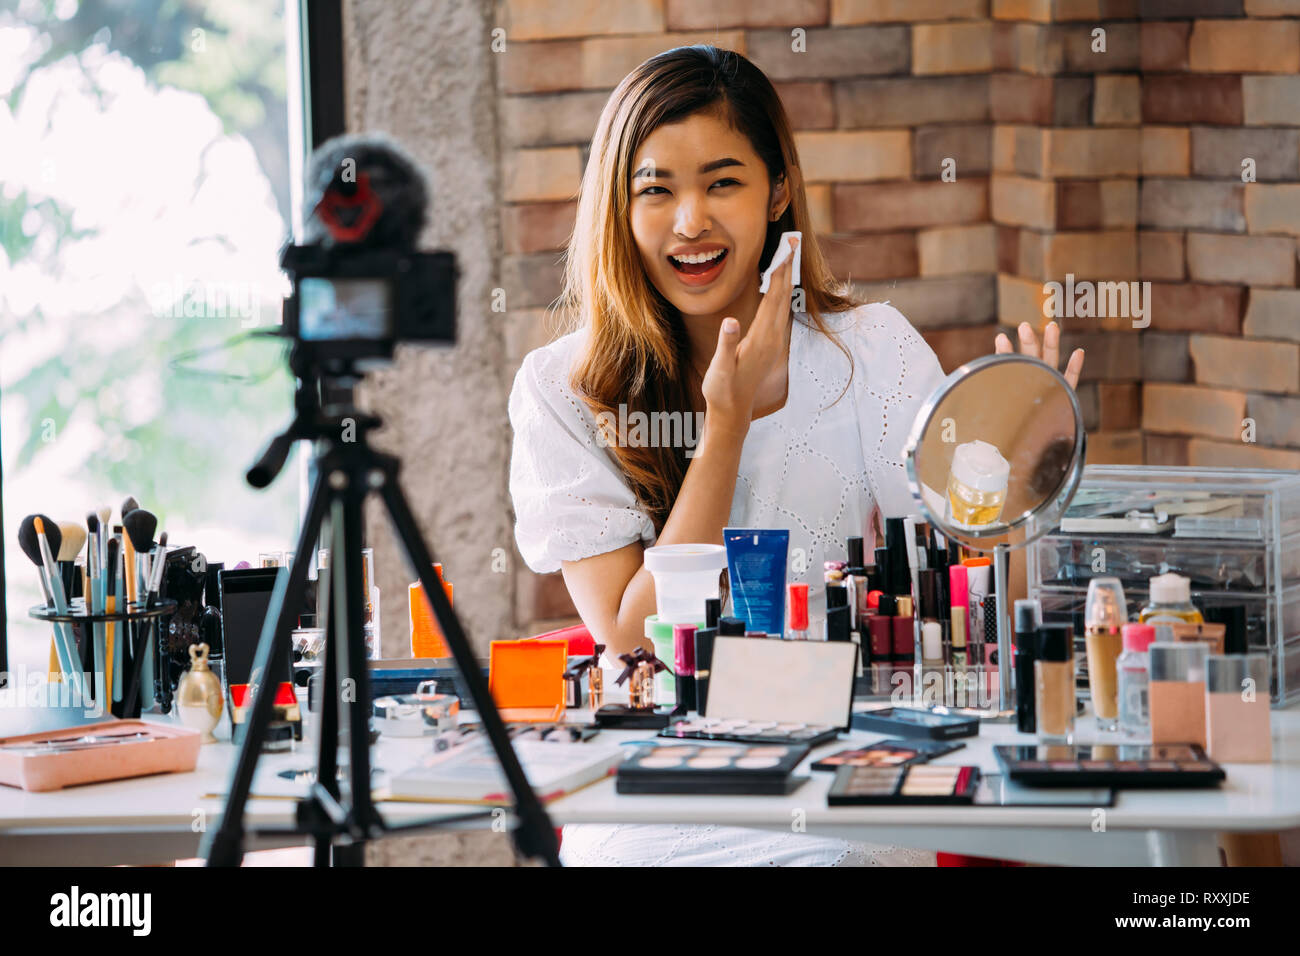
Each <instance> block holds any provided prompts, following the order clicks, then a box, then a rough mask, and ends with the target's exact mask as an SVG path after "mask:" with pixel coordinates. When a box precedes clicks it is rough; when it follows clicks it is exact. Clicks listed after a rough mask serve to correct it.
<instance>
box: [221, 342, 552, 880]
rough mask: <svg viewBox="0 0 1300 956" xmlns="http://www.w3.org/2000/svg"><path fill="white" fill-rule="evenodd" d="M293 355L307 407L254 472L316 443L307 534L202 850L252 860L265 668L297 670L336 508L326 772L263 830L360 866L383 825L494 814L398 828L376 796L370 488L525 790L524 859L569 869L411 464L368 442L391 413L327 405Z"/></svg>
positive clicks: (283, 581) (521, 814)
mask: <svg viewBox="0 0 1300 956" xmlns="http://www.w3.org/2000/svg"><path fill="white" fill-rule="evenodd" d="M290 363H291V366H292V367H293V369H294V371H295V373H297V375H298V377H299V379H300V385H299V388H298V391H297V395H296V397H295V404H296V406H297V415H296V417H295V419H294V421H293V423H292V424H291V425H290V426H289V428H288V429H287V430H286V431H285V432H284V433H283V434H281V435H278V436H276V437H275V439H273V440H272V442H271V444H270V445H269V446H268V448H267V450H266V453H265V454H264V455H263V456H262V458H261V459H260V460H259V461H258V463H257V464H256V465H254V466H253V468H251V469H250V470H249V472H248V480H249V483H250V484H252V485H254V486H255V487H265V486H266V485H268V484H270V482H271V481H272V480H273V479H274V478H275V476H276V475H277V474H278V473H279V471H280V469H281V468H282V467H283V466H284V462H285V459H286V458H287V457H288V453H289V450H290V449H291V448H292V447H293V444H294V442H296V441H299V440H303V439H305V440H310V441H312V442H314V443H316V445H315V447H316V459H315V464H316V478H315V481H314V482H313V485H312V491H311V497H310V500H309V503H308V505H307V514H306V517H305V518H304V520H303V525H302V532H301V533H300V535H299V537H298V547H297V551H296V552H295V553H296V554H297V555H298V560H296V561H294V563H293V566H292V568H290V570H289V574H288V576H287V578H286V577H284V576H282V577H281V578H280V581H279V583H278V584H277V586H276V590H275V593H274V594H273V595H272V598H271V606H270V608H269V610H268V611H267V615H266V621H265V623H264V625H263V627H262V636H261V640H260V641H259V643H258V647H257V658H256V660H255V661H254V663H253V670H252V675H253V676H252V679H251V683H253V684H254V688H252V691H253V692H252V701H253V702H252V708H251V712H250V713H249V716H248V721H247V730H246V734H245V737H244V740H243V743H242V745H241V747H240V750H239V757H238V760H237V761H236V763H235V768H234V771H233V773H232V774H231V778H230V787H229V790H228V796H227V800H226V808H225V811H224V812H223V814H222V817H221V824H220V826H219V827H216V828H215V829H213V830H210V831H209V833H208V837H207V839H206V841H205V844H204V848H203V856H204V857H205V858H206V859H207V863H208V865H209V866H238V865H239V863H240V861H241V860H242V859H243V852H244V851H243V841H244V835H245V832H244V826H243V820H244V806H245V804H246V802H247V800H248V795H249V788H250V786H251V784H252V780H253V773H254V771H255V770H256V767H257V760H258V756H259V753H260V751H261V748H262V744H263V741H264V740H265V738H266V730H267V726H268V724H269V723H270V720H271V713H272V701H273V700H274V699H275V692H276V687H275V686H274V681H268V680H259V675H266V674H279V673H283V672H284V670H285V669H286V668H287V667H288V663H289V656H290V632H291V631H292V629H293V628H294V626H295V617H296V615H297V612H298V609H299V608H301V607H302V604H303V596H304V592H305V590H306V584H307V565H308V556H309V555H311V554H312V553H313V551H314V549H315V546H316V543H317V541H318V540H319V539H320V535H321V525H322V522H323V521H324V519H325V514H326V509H327V508H328V510H329V516H330V530H329V535H330V538H329V540H330V544H331V550H330V556H331V560H330V567H329V574H330V578H331V580H330V581H328V582H325V581H322V582H321V586H322V587H324V586H326V585H327V584H328V588H329V591H328V593H329V607H328V610H327V613H326V624H325V627H326V647H327V651H326V654H325V673H324V684H323V687H322V692H321V713H320V733H319V737H320V741H319V742H320V751H319V755H318V758H317V772H316V781H315V783H314V784H313V785H312V790H311V795H310V796H309V797H307V798H305V799H303V800H301V801H299V803H298V811H297V823H296V824H295V825H290V826H288V827H263V828H259V830H258V832H261V833H275V834H280V835H283V834H302V835H310V836H311V837H312V838H313V841H314V845H315V865H316V866H327V865H329V864H330V862H331V850H334V851H335V852H336V857H335V862H344V861H346V862H350V863H356V864H359V863H360V862H361V855H362V852H363V851H364V844H365V841H366V840H369V839H374V838H376V837H379V836H381V835H382V834H384V833H389V834H392V833H397V832H410V831H416V830H424V829H434V828H437V827H441V826H446V825H448V824H450V823H453V822H457V821H458V820H463V819H472V818H477V817H481V816H482V815H483V814H482V813H475V814H470V815H468V816H467V817H460V818H456V820H448V819H442V820H429V821H419V822H416V823H410V824H401V825H396V826H394V825H390V824H386V823H385V822H384V820H383V818H382V817H381V816H380V814H379V811H378V810H377V809H376V808H375V806H374V804H373V802H372V801H371V796H370V742H369V728H370V719H369V709H370V683H369V675H368V672H367V665H366V653H365V641H364V637H363V613H364V612H363V608H362V603H361V594H362V567H361V561H362V555H361V546H362V541H361V528H362V504H363V502H364V501H365V498H366V495H367V494H369V493H370V492H371V491H376V492H378V493H379V494H380V495H381V496H382V497H383V500H384V503H385V505H386V506H387V510H388V514H389V517H390V518H391V519H392V521H393V526H394V528H395V530H396V532H397V536H398V538H399V539H400V540H401V542H402V546H403V548H404V549H405V551H406V555H407V557H408V558H409V559H410V560H411V561H412V562H413V564H414V565H415V570H416V573H417V575H418V576H419V578H420V582H421V584H422V585H423V586H424V593H425V595H426V596H427V597H428V599H429V602H430V604H431V605H432V607H433V613H434V616H435V617H436V618H437V621H438V625H439V627H441V628H442V633H443V635H444V637H445V638H446V641H447V644H448V646H449V647H450V648H451V651H452V655H453V656H454V658H455V661H456V666H457V668H458V669H459V670H460V673H461V675H462V677H463V679H464V682H465V688H466V689H467V690H468V693H469V696H470V698H471V699H472V700H473V702H474V704H475V706H476V707H477V709H478V713H479V718H480V720H481V721H482V723H483V728H484V730H485V731H486V732H487V736H488V739H489V740H490V742H491V744H492V748H493V750H494V751H495V752H496V755H497V758H498V760H499V761H500V763H501V769H502V771H503V773H504V774H505V777H506V782H507V783H508V785H509V787H510V790H511V792H512V793H513V794H514V798H515V814H516V816H517V818H518V824H517V827H516V829H515V833H514V838H515V845H516V847H517V848H518V850H519V852H520V853H521V854H522V855H523V856H524V857H527V858H540V859H541V860H543V861H544V862H545V863H547V864H549V865H552V866H558V865H559V848H558V846H557V843H556V839H555V831H554V829H552V826H551V822H550V819H549V817H548V816H547V814H546V811H545V809H544V808H543V807H542V804H541V801H539V800H538V799H537V796H536V794H534V792H533V789H532V787H531V786H529V783H528V779H527V777H525V776H524V772H523V769H522V768H521V767H520V765H519V761H518V758H517V757H516V756H515V752H514V750H513V748H512V747H511V746H510V740H509V737H508V736H507V735H506V728H505V724H504V723H503V722H502V720H501V715H500V713H499V712H498V711H497V708H496V705H495V703H494V702H493V700H492V697H491V695H490V694H489V692H488V687H487V682H486V681H485V680H484V679H483V675H482V673H481V672H480V670H479V666H478V664H477V662H476V661H475V660H474V655H473V652H472V651H471V649H470V645H469V642H468V640H467V639H466V637H465V633H464V631H462V630H461V626H460V621H459V619H458V618H457V616H456V613H455V611H453V610H452V607H451V604H450V602H449V601H448V600H447V596H446V594H444V593H443V589H442V585H441V584H440V583H439V582H438V580H437V577H436V575H435V574H434V571H433V561H434V559H433V555H432V553H431V552H430V550H429V548H428V547H427V546H426V544H425V542H424V539H423V538H422V537H421V535H420V532H419V529H418V528H417V526H416V523H415V519H414V516H413V515H412V514H411V510H410V508H409V507H408V506H407V503H406V497H405V496H404V495H403V494H402V491H401V488H400V487H399V485H398V482H397V472H398V469H399V467H400V463H399V461H398V459H397V458H395V457H393V456H391V455H384V454H381V453H379V452H376V451H375V450H374V449H373V448H371V447H370V445H369V443H368V436H369V432H370V430H371V429H373V428H377V427H378V426H379V425H380V420H379V419H378V418H375V417H374V416H370V415H366V414H363V413H361V412H358V411H357V410H356V409H354V408H352V407H350V406H349V407H343V408H331V409H328V410H327V411H326V412H322V411H321V410H320V407H319V404H318V402H317V400H316V398H315V395H316V390H317V385H316V377H315V375H314V374H313V373H312V370H311V369H310V368H308V367H307V366H308V365H309V364H310V360H309V359H307V358H306V357H305V356H304V355H303V350H302V348H301V347H300V346H296V347H295V348H294V349H293V351H292V354H291V357H290ZM348 682H350V683H348ZM340 753H342V755H343V756H344V758H345V760H346V763H345V764H344V765H343V766H342V767H340V765H339V758H340ZM340 770H342V771H343V772H342V773H340Z"/></svg>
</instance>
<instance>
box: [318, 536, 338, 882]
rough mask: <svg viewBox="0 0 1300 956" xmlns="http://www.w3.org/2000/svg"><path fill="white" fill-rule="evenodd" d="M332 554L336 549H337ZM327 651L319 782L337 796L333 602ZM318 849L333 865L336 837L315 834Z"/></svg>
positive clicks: (323, 582)
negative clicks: (332, 851)
mask: <svg viewBox="0 0 1300 956" xmlns="http://www.w3.org/2000/svg"><path fill="white" fill-rule="evenodd" d="M329 542H330V546H331V548H333V546H334V528H333V525H331V527H330V537H329ZM330 553H331V554H333V553H335V552H333V551H331V552H330ZM317 587H319V588H322V589H328V588H329V573H323V574H321V576H320V581H319V582H318V584H317ZM324 612H325V613H324V615H323V616H324V619H325V620H324V622H323V623H324V625H325V653H324V656H323V660H324V662H325V663H324V668H325V673H324V675H323V679H322V680H321V682H320V695H321V699H320V701H319V706H320V718H319V720H318V723H317V726H318V728H319V729H318V731H317V737H318V738H319V739H318V740H317V751H316V754H317V756H316V782H317V783H318V784H320V785H321V786H322V787H324V788H325V789H326V790H328V791H329V794H330V796H332V797H333V798H334V799H335V800H337V799H338V798H339V777H338V772H339V668H338V659H337V658H336V657H335V653H336V651H335V649H336V648H337V647H338V643H337V640H336V638H337V634H338V628H337V627H335V617H334V612H333V610H332V608H331V606H330V605H328V604H326V605H325V606H324ZM315 843H316V852H315V857H314V859H313V862H312V865H313V866H329V865H330V847H331V845H332V844H333V840H332V839H331V837H330V836H328V835H326V834H318V835H317V836H316V838H315Z"/></svg>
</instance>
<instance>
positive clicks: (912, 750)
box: [812, 740, 966, 770]
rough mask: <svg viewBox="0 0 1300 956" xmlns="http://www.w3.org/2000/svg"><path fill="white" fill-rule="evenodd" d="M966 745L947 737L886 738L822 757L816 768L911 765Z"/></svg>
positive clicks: (813, 766)
mask: <svg viewBox="0 0 1300 956" xmlns="http://www.w3.org/2000/svg"><path fill="white" fill-rule="evenodd" d="M964 746H966V745H965V744H963V743H949V742H948V741H945V740H918V741H916V742H915V744H913V743H911V742H909V741H906V740H882V741H880V742H879V743H874V744H868V745H867V746H865V747H853V748H850V749H849V750H841V751H840V752H839V753H833V754H830V755H829V756H826V757H822V758H821V759H820V760H818V761H817V762H816V763H814V764H813V765H812V768H813V769H814V770H838V769H839V768H840V767H909V766H911V765H912V764H914V763H925V761H927V760H929V759H930V758H932V757H938V756H940V755H941V754H946V753H950V752H952V751H954V750H957V749H959V748H961V747H964Z"/></svg>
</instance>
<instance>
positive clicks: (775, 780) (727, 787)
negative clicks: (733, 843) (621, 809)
mask: <svg viewBox="0 0 1300 956" xmlns="http://www.w3.org/2000/svg"><path fill="white" fill-rule="evenodd" d="M808 750H809V748H808V747H807V746H788V745H785V744H753V745H749V746H744V745H740V744H736V745H733V746H727V745H712V744H643V745H641V746H639V747H637V748H636V749H635V750H634V751H632V752H631V753H630V754H628V755H627V757H626V758H625V759H624V760H623V762H622V763H621V764H619V767H618V779H617V781H616V789H617V790H618V792H619V793H704V794H744V793H748V794H786V793H792V792H794V791H795V790H797V789H798V788H799V787H800V786H801V785H802V784H803V783H804V782H805V781H806V780H807V779H808V778H807V777H795V776H792V774H793V773H794V768H795V767H797V766H799V762H800V761H802V760H803V758H804V757H806V756H807V755H808Z"/></svg>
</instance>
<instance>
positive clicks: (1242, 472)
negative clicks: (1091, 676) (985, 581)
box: [1027, 465, 1300, 707]
mask: <svg viewBox="0 0 1300 956" xmlns="http://www.w3.org/2000/svg"><path fill="white" fill-rule="evenodd" d="M1081 525H1082V527H1080V526H1081ZM1062 528H1064V529H1065V530H1062ZM1102 528H1105V529H1106V530H1099V529H1102ZM1139 528H1142V529H1145V530H1139ZM1027 571H1028V584H1029V596H1030V597H1033V598H1038V599H1039V600H1040V601H1041V602H1042V607H1043V620H1044V622H1054V623H1072V624H1074V628H1075V634H1076V660H1079V661H1083V660H1085V659H1086V657H1085V655H1084V654H1083V652H1082V651H1083V649H1082V643H1083V634H1084V628H1083V609H1084V600H1085V598H1086V596H1087V593H1088V582H1089V580H1091V579H1092V578H1093V577H1096V576H1099V575H1103V574H1104V575H1113V576H1116V577H1118V578H1119V579H1120V581H1121V582H1122V583H1123V586H1124V596H1125V599H1126V601H1127V603H1128V611H1129V615H1130V617H1131V618H1132V617H1133V616H1134V615H1135V614H1136V612H1137V610H1138V609H1139V608H1141V607H1143V606H1144V605H1145V604H1146V603H1147V600H1148V597H1149V590H1148V581H1149V579H1150V578H1151V577H1153V576H1155V575H1158V574H1163V573H1165V572H1167V571H1173V572H1177V573H1178V574H1181V575H1184V576H1186V577H1188V578H1190V579H1191V582H1192V602H1193V603H1194V604H1195V605H1196V606H1197V607H1198V608H1199V609H1200V610H1201V612H1202V613H1205V612H1206V611H1207V610H1208V609H1211V608H1223V607H1229V606H1240V607H1243V608H1244V609H1245V618H1246V643H1247V650H1249V651H1251V652H1263V653H1266V654H1267V655H1268V657H1269V663H1270V672H1271V673H1270V680H1269V692H1270V699H1271V700H1272V703H1273V706H1275V707H1282V706H1286V705H1287V704H1289V703H1292V702H1294V701H1296V700H1300V474H1297V473H1295V472H1290V471H1272V470H1264V469H1244V468H1243V469H1233V468H1220V469H1210V468H1183V467H1157V466H1119V465H1089V466H1087V467H1086V468H1085V469H1084V472H1083V481H1082V483H1081V484H1080V486H1079V491H1078V493H1077V494H1076V496H1075V498H1074V501H1073V503H1072V504H1071V506H1070V508H1069V510H1067V511H1066V513H1065V516H1064V518H1062V521H1061V525H1060V526H1058V527H1057V528H1054V529H1053V530H1052V531H1051V532H1050V533H1049V534H1047V535H1045V536H1044V537H1043V538H1041V539H1039V540H1038V541H1037V542H1035V543H1034V544H1033V545H1032V546H1031V548H1030V550H1029V557H1028V560H1027ZM1083 686H1085V682H1084V681H1082V680H1081V681H1080V687H1081V688H1082V687H1083Z"/></svg>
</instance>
